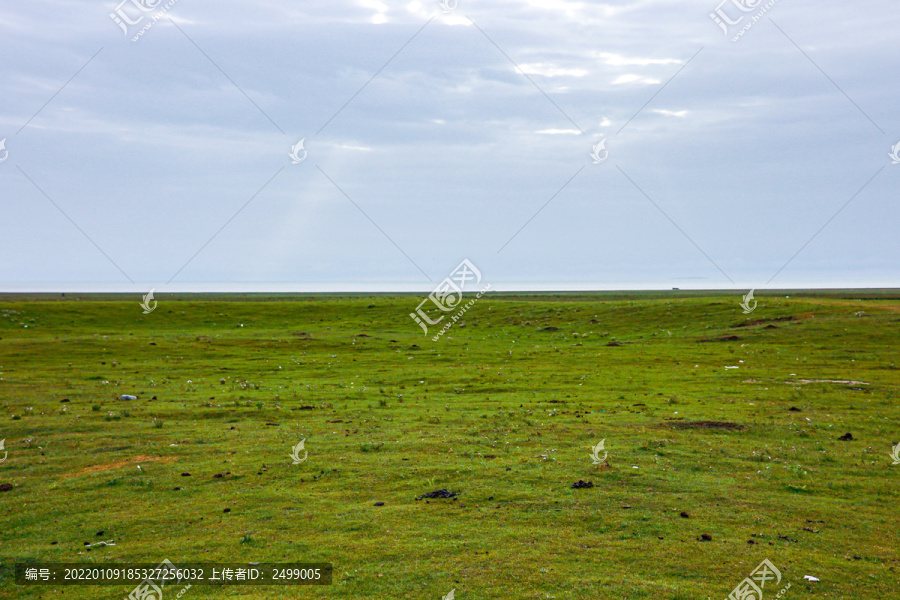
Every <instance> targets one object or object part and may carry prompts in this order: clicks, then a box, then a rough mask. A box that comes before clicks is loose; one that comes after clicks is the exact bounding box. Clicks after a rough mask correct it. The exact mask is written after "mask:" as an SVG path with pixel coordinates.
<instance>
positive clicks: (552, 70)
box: [519, 63, 588, 77]
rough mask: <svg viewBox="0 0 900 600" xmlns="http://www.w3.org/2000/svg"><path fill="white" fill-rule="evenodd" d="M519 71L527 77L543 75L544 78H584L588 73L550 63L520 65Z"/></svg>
mask: <svg viewBox="0 0 900 600" xmlns="http://www.w3.org/2000/svg"><path fill="white" fill-rule="evenodd" d="M519 70H520V71H522V72H523V73H526V74H528V75H543V76H544V77H559V76H563V75H568V76H569V77H584V76H585V75H587V74H588V71H586V70H585V69H566V68H563V67H557V66H556V65H554V64H551V63H522V64H520V65H519Z"/></svg>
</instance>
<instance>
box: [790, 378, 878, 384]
mask: <svg viewBox="0 0 900 600" xmlns="http://www.w3.org/2000/svg"><path fill="white" fill-rule="evenodd" d="M785 383H792V384H793V383H843V384H846V385H871V384H870V383H868V382H866V381H854V380H852V379H798V380H797V381H785Z"/></svg>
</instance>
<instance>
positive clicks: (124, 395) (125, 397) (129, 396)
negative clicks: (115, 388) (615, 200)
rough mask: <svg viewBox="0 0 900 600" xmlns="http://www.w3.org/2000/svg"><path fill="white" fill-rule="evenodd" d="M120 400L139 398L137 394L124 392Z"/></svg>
mask: <svg viewBox="0 0 900 600" xmlns="http://www.w3.org/2000/svg"><path fill="white" fill-rule="evenodd" d="M119 400H137V396H132V395H130V394H122V395H121V396H119Z"/></svg>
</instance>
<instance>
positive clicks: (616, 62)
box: [596, 52, 682, 67]
mask: <svg viewBox="0 0 900 600" xmlns="http://www.w3.org/2000/svg"><path fill="white" fill-rule="evenodd" d="M596 56H598V57H599V58H601V59H602V60H603V62H604V63H606V64H607V65H610V66H613V67H625V66H631V65H638V66H641V67H646V66H648V65H671V64H676V65H680V64H681V62H682V61H680V60H679V59H677V58H639V57H628V56H622V55H621V54H613V53H610V52H599V53H597V54H596Z"/></svg>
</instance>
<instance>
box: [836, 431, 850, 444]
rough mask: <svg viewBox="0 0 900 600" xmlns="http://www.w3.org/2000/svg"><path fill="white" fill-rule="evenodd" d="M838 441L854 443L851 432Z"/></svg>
mask: <svg viewBox="0 0 900 600" xmlns="http://www.w3.org/2000/svg"><path fill="white" fill-rule="evenodd" d="M838 439H839V440H841V441H844V442H852V441H853V434H852V433H850V432H849V431H848V432H847V433H845V434H844V435H842V436H841V437H839V438H838Z"/></svg>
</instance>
